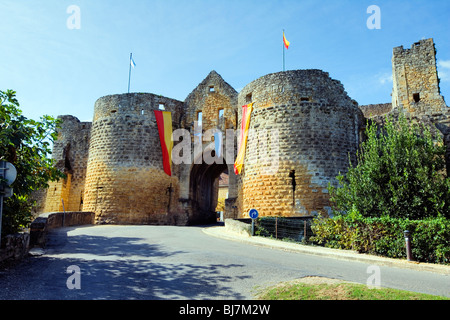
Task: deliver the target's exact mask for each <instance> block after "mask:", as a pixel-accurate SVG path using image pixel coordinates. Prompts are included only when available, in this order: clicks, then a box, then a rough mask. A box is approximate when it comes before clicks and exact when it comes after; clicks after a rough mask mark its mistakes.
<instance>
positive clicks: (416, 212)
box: [329, 115, 450, 219]
mask: <svg viewBox="0 0 450 320" xmlns="http://www.w3.org/2000/svg"><path fill="white" fill-rule="evenodd" d="M366 136H367V139H366V141H365V142H364V143H362V145H361V148H360V150H359V152H358V154H357V159H358V163H357V164H356V165H352V164H350V168H349V171H348V172H347V174H346V175H345V176H344V175H342V174H341V175H339V176H338V177H337V180H338V182H339V186H337V187H336V186H332V185H330V186H329V191H330V195H331V200H332V201H333V202H334V207H335V208H334V209H335V210H336V211H341V212H348V211H350V210H351V209H352V207H355V208H356V210H357V211H358V212H359V213H361V215H362V216H364V217H381V216H389V217H396V218H408V219H422V218H428V217H440V216H442V217H446V218H450V178H449V177H447V176H446V174H445V173H446V172H445V150H446V147H445V146H444V145H443V143H442V139H440V138H436V137H433V135H432V134H431V133H430V130H429V129H428V128H427V127H426V126H424V125H419V124H410V123H408V121H407V120H406V118H405V117H404V116H402V115H401V116H400V117H399V119H398V121H396V122H394V121H393V120H391V119H389V118H388V119H387V120H386V124H385V125H384V126H383V128H382V130H380V129H379V128H378V126H377V125H376V124H373V123H368V127H367V129H366Z"/></svg>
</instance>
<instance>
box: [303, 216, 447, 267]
mask: <svg viewBox="0 0 450 320" xmlns="http://www.w3.org/2000/svg"><path fill="white" fill-rule="evenodd" d="M311 228H312V230H313V232H314V236H313V237H312V238H311V239H310V240H311V241H313V242H315V243H317V244H321V245H324V246H326V247H330V248H338V249H347V250H355V251H358V252H361V253H369V254H375V255H381V256H385V257H390V258H405V257H406V249H405V238H404V234H403V232H404V231H405V230H408V231H410V232H411V247H412V255H413V258H414V260H415V261H420V262H430V263H442V264H450V220H449V219H446V218H429V219H424V220H409V219H399V218H390V217H377V218H373V217H362V216H361V215H359V214H352V213H350V214H348V215H338V216H335V217H333V218H324V217H318V218H316V219H314V221H313V224H312V227H311Z"/></svg>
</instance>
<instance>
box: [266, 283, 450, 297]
mask: <svg viewBox="0 0 450 320" xmlns="http://www.w3.org/2000/svg"><path fill="white" fill-rule="evenodd" d="M258 298H259V299H261V300H450V298H446V297H441V296H433V295H429V294H423V293H416V292H410V291H403V290H397V289H390V288H369V287H368V286H366V285H362V284H355V283H347V282H342V283H318V284H311V283H298V282H295V283H289V282H288V283H283V284H280V285H277V286H275V287H270V288H267V289H265V290H264V291H263V292H261V293H260V294H259V296H258Z"/></svg>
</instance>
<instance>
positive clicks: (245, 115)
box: [234, 103, 253, 174]
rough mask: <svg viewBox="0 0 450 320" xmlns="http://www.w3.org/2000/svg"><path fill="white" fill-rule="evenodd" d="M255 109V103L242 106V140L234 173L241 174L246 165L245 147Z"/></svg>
mask: <svg viewBox="0 0 450 320" xmlns="http://www.w3.org/2000/svg"><path fill="white" fill-rule="evenodd" d="M252 110H253V103H250V104H248V105H246V106H242V123H241V142H240V145H239V150H238V154H237V157H236V161H235V162H234V173H236V174H240V173H241V170H242V167H243V166H244V159H245V149H246V147H247V138H248V128H249V126H250V115H251V113H252Z"/></svg>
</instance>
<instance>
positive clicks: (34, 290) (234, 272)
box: [0, 226, 450, 300]
mask: <svg viewBox="0 0 450 320" xmlns="http://www.w3.org/2000/svg"><path fill="white" fill-rule="evenodd" d="M379 268H380V269H379V270H380V284H381V286H386V287H393V288H400V289H406V290H411V291H418V292H425V293H431V294H438V295H444V296H448V297H450V276H448V275H442V274H437V273H432V272H424V271H416V270H408V269H401V268H395V267H386V266H380V267H379ZM77 270H79V273H76V272H75V271H77ZM370 270H372V269H370V265H369V264H367V263H361V262H354V261H343V260H337V259H332V258H327V257H320V256H314V255H308V254H300V253H294V252H286V251H282V250H277V249H270V248H265V247H259V246H253V245H249V244H244V243H240V242H236V241H230V240H225V239H220V238H217V237H213V236H210V235H208V234H205V233H204V232H203V231H202V228H201V227H170V226H89V227H78V228H63V229H58V230H54V231H52V232H51V234H50V237H49V242H48V245H47V247H46V249H45V253H44V254H43V255H40V256H32V257H29V258H27V259H26V260H25V261H23V262H21V263H20V264H18V265H15V266H13V267H10V268H6V269H4V270H0V288H1V290H0V299H2V300H4V299H27V300H30V299H31V300H34V299H52V300H53V299H57V300H58V299H64V300H74V299H77V300H78V299H88V300H91V299H107V300H111V299H120V300H124V299H125V300H127V299H146V300H148V299H151V300H159V299H167V300H169V299H170V300H173V299H177V300H178V299H189V300H205V299H225V300H235V299H239V300H245V299H254V297H255V294H256V293H257V291H258V290H259V289H260V288H263V287H265V286H270V285H274V284H276V283H278V282H280V281H287V280H293V279H298V278H301V277H305V276H323V277H329V278H336V279H342V280H347V281H354V282H359V283H363V284H366V283H367V279H368V278H369V277H370V276H371V273H370ZM68 271H69V273H68ZM74 272H75V273H74ZM368 272H369V273H368ZM68 284H69V285H68ZM69 287H72V289H70V288H69Z"/></svg>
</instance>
